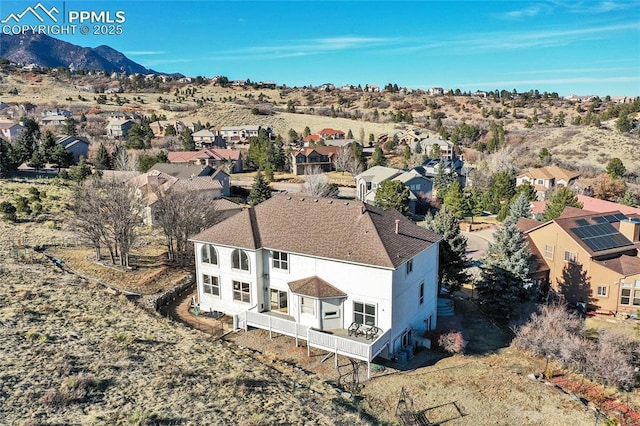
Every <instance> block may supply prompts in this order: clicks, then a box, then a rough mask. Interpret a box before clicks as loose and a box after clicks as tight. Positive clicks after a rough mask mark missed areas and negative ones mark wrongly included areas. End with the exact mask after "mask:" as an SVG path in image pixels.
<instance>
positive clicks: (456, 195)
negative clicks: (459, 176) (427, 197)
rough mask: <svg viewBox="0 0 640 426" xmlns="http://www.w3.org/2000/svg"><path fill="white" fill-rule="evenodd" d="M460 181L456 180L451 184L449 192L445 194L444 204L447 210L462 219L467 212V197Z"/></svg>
mask: <svg viewBox="0 0 640 426" xmlns="http://www.w3.org/2000/svg"><path fill="white" fill-rule="evenodd" d="M464 198H465V197H464V194H463V193H462V188H461V187H460V183H459V182H458V181H457V180H455V181H453V182H452V183H451V185H449V188H448V189H447V193H446V194H444V197H443V204H444V205H445V207H446V208H447V210H448V211H449V212H450V214H452V215H453V216H454V217H456V218H457V219H462V218H463V217H464V213H465V210H466V209H465V199H464Z"/></svg>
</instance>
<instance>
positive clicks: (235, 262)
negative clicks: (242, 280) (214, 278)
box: [231, 249, 249, 271]
mask: <svg viewBox="0 0 640 426" xmlns="http://www.w3.org/2000/svg"><path fill="white" fill-rule="evenodd" d="M231 265H232V267H233V269H240V270H242V271H248V270H249V256H247V253H245V252H244V250H240V249H236V250H234V251H233V253H232V254H231Z"/></svg>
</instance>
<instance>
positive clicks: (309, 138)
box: [302, 134, 322, 146]
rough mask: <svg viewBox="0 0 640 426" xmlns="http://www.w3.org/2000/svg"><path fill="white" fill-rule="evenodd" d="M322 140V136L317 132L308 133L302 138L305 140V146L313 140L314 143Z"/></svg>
mask: <svg viewBox="0 0 640 426" xmlns="http://www.w3.org/2000/svg"><path fill="white" fill-rule="evenodd" d="M320 140H322V137H320V135H316V134H311V135H307V136H305V137H303V138H302V142H304V146H309V145H310V143H311V142H314V143H315V142H320Z"/></svg>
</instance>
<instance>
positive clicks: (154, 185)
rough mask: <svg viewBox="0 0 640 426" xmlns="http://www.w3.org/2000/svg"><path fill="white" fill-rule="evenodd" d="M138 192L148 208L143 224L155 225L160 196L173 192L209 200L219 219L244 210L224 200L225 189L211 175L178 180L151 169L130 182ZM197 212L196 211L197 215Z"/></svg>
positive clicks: (145, 210) (145, 211) (146, 208)
mask: <svg viewBox="0 0 640 426" xmlns="http://www.w3.org/2000/svg"><path fill="white" fill-rule="evenodd" d="M128 183H129V184H131V185H133V186H134V187H135V188H136V189H137V194H138V196H139V197H140V199H141V201H142V203H143V204H144V205H145V209H144V212H143V222H144V223H145V224H147V225H152V224H153V222H154V220H157V218H158V216H157V212H156V207H157V202H158V199H159V197H160V196H161V194H163V193H165V192H167V191H168V190H169V189H171V190H172V191H191V192H193V193H195V194H196V196H199V197H202V198H203V199H204V200H209V201H210V203H211V204H210V206H211V208H212V209H214V210H217V211H219V212H220V217H219V220H222V219H224V218H227V217H229V216H230V215H232V214H234V213H237V212H239V211H240V210H242V208H241V207H240V206H239V205H237V204H235V203H233V202H231V201H229V200H225V199H224V198H222V197H223V187H222V184H221V183H220V182H219V181H218V180H214V179H211V178H210V177H209V176H193V177H187V178H181V179H179V178H177V177H175V176H171V175H170V174H168V173H164V172H162V171H159V170H155V169H152V170H150V171H148V172H147V173H144V174H141V175H138V176H136V177H134V178H131V179H130V180H129V181H128ZM194 213H195V212H194Z"/></svg>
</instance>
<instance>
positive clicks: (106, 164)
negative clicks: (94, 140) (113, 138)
mask: <svg viewBox="0 0 640 426" xmlns="http://www.w3.org/2000/svg"><path fill="white" fill-rule="evenodd" d="M94 165H95V167H96V169H97V170H111V169H112V168H113V162H112V160H111V155H110V154H109V151H107V148H106V147H105V146H104V144H103V143H101V144H100V146H99V147H98V152H97V153H96V159H95V160H94Z"/></svg>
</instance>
